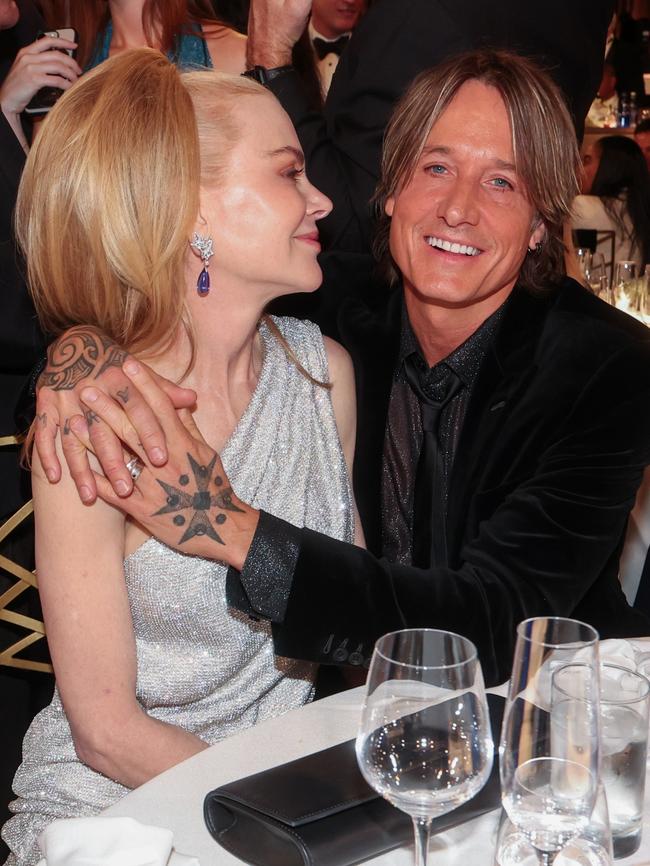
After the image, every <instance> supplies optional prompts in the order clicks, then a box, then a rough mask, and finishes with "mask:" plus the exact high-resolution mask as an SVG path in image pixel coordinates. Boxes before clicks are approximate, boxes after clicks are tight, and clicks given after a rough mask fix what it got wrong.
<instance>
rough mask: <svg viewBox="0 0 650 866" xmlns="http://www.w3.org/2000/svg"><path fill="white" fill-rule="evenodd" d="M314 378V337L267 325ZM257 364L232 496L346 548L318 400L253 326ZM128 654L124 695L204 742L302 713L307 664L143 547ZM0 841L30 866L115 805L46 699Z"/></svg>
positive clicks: (205, 579)
mask: <svg viewBox="0 0 650 866" xmlns="http://www.w3.org/2000/svg"><path fill="white" fill-rule="evenodd" d="M276 322H277V324H278V325H279V327H280V329H281V331H282V333H283V335H284V336H285V338H286V339H287V341H288V342H289V344H290V346H291V348H292V349H293V351H294V352H295V354H296V356H297V357H298V359H299V360H300V362H301V363H302V365H303V366H304V367H305V369H306V370H308V371H309V372H310V373H311V374H312V376H314V378H316V379H318V380H320V381H323V380H325V381H326V380H327V379H328V372H327V359H326V355H325V349H324V346H323V340H322V337H321V334H320V331H319V330H318V328H317V327H316V326H315V325H313V324H312V323H311V322H300V321H298V320H295V319H277V320H276ZM260 333H261V335H262V339H263V341H264V345H265V358H264V364H263V367H262V371H261V374H260V379H259V383H258V386H257V388H256V390H255V393H254V395H253V397H252V400H251V403H250V405H249V406H248V408H247V410H246V412H245V413H244V415H243V417H242V419H241V421H240V422H239V424H238V425H237V428H236V430H235V431H234V433H233V435H232V437H231V438H230V440H229V441H228V443H227V445H226V447H225V449H224V450H223V452H222V455H221V457H222V460H223V463H224V467H225V469H226V472H227V474H228V477H229V479H230V481H231V483H232V486H233V489H234V490H235V492H236V493H237V494H238V495H239V496H240V497H241V498H242V499H243V500H245V501H246V502H250V503H251V504H252V505H254V506H255V507H257V508H264V509H265V510H266V511H268V512H270V513H272V514H275V515H276V516H278V517H281V518H283V519H285V520H289V521H290V522H291V523H293V524H295V525H298V526H309V527H311V528H313V529H316V530H318V531H321V532H325V533H328V534H329V535H331V536H334V537H335V538H339V539H343V540H346V541H352V539H353V534H354V526H353V521H354V517H353V508H352V495H351V491H350V484H349V479H348V473H347V470H346V466H345V461H344V458H343V455H342V452H341V446H340V442H339V438H338V433H337V429H336V424H335V420H334V414H333V410H332V403H331V400H330V395H329V392H328V391H327V390H326V389H324V388H319V387H317V386H314V385H312V384H311V383H310V382H309V381H308V380H307V379H306V378H305V376H304V375H302V374H301V373H300V372H299V370H298V369H297V367H296V366H295V364H293V363H292V362H291V361H289V360H288V359H287V356H286V354H285V352H284V350H283V348H282V347H281V346H280V344H279V343H278V342H277V340H276V339H275V338H274V337H273V336H272V334H271V333H270V332H269V329H268V328H267V327H266V325H261V327H260ZM125 574H126V582H127V587H128V593H129V600H130V605H131V613H132V616H133V626H134V630H135V636H136V643H137V664H138V673H137V696H138V700H139V701H140V703H141V704H142V706H143V707H144V708H145V709H146V711H147V713H149V715H151V716H154V717H155V718H157V719H161V720H163V721H165V722H169V723H171V724H174V725H179V726H180V727H183V728H186V729H187V730H189V731H192V732H193V733H195V734H197V735H198V736H199V737H201V738H202V739H204V740H206V741H207V742H210V743H213V742H215V741H216V740H219V739H221V738H222V737H225V736H228V735H229V734H232V733H234V732H236V731H239V730H241V729H242V728H247V727H249V726H251V725H254V724H255V723H256V722H258V721H261V720H262V719H265V718H268V717H270V716H276V715H279V714H280V713H283V712H286V711H287V710H289V709H292V708H294V707H297V706H300V705H301V704H303V703H305V702H307V701H309V700H310V699H311V697H312V693H313V685H312V684H313V678H314V673H315V669H314V667H313V666H312V665H310V664H308V663H304V662H297V661H292V660H289V659H281V658H276V657H274V655H273V642H272V638H271V633H270V627H269V626H268V624H266V623H264V622H255V621H253V620H250V619H249V618H248V617H247V616H245V615H243V614H240V613H239V612H237V611H234V610H232V609H230V608H228V606H227V605H226V599H225V581H226V568H225V567H224V566H223V565H221V564H219V563H216V562H211V561H207V560H202V559H199V558H196V557H190V556H186V555H183V554H180V553H177V552H176V551H174V550H171V549H170V548H167V547H166V546H165V545H163V544H161V543H160V542H158V541H156V540H155V539H149V540H148V541H147V542H145V543H144V544H143V545H142V546H141V547H140V548H139V549H138V550H136V551H135V552H134V553H133V554H131V555H130V556H129V557H128V558H127V559H126V561H125ZM14 790H15V792H16V794H17V796H18V798H19V799H17V800H15V801H14V802H13V803H12V804H11V809H12V811H13V812H14V813H15V815H14V817H13V818H11V819H10V820H9V821H8V822H7V824H6V825H5V827H4V829H3V831H2V837H3V839H4V840H5V842H6V843H7V844H8V845H9V847H10V849H11V851H12V852H13V853H12V855H11V856H10V857H9V860H8V861H7V866H32V864H35V863H37V862H38V860H39V858H40V854H39V853H38V847H37V843H36V840H37V837H38V834H39V833H40V832H41V830H42V829H43V828H44V827H45V826H46V825H47V824H49V823H50V822H51V821H53V820H54V819H55V818H70V817H78V816H86V815H92V814H95V813H97V812H99V811H101V810H102V809H105V808H106V807H107V806H109V805H110V804H111V803H114V802H115V801H116V800H118V799H120V798H121V797H123V796H124V795H125V794H126V793H127V789H126V788H124V787H123V786H122V785H120V784H118V783H116V782H113V781H111V780H110V779H108V778H106V777H105V776H103V775H101V774H99V773H96V772H95V771H93V770H91V769H90V768H89V767H87V766H86V765H85V764H82V763H81V762H80V761H79V759H78V758H77V756H76V753H75V749H74V745H73V742H72V737H71V734H70V728H69V726H68V722H67V719H66V716H65V713H64V711H63V708H62V706H61V701H60V698H59V695H58V692H56V691H55V694H54V698H53V700H52V703H51V704H50V705H49V706H48V707H46V709H45V710H43V712H41V713H39V715H38V716H36V718H35V719H34V721H33V722H32V725H31V727H30V729H29V731H28V732H27V734H26V736H25V741H24V744H23V763H22V765H21V766H20V768H19V770H18V772H17V774H16V777H15V780H14Z"/></svg>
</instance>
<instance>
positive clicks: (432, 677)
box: [356, 629, 494, 866]
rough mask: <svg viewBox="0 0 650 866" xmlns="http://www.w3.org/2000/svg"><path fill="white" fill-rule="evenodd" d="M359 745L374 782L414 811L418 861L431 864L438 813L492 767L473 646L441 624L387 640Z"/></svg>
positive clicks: (374, 672)
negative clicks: (433, 824) (432, 832)
mask: <svg viewBox="0 0 650 866" xmlns="http://www.w3.org/2000/svg"><path fill="white" fill-rule="evenodd" d="M356 750H357V760H358V761H359V767H360V768H361V772H362V774H363V776H364V777H365V779H366V781H367V782H368V784H369V785H370V786H371V787H372V788H374V789H375V790H376V791H378V792H379V793H380V794H381V796H382V797H384V798H385V799H386V800H388V801H389V802H390V803H392V804H393V805H394V806H397V808H398V809H401V810H402V811H403V812H406V813H407V814H408V815H410V816H411V818H412V820H413V825H414V828H415V852H416V864H417V866H426V861H427V847H428V842H429V833H430V830H431V822H432V820H433V818H435V817H436V816H437V815H443V814H445V813H446V812H450V811H451V810H452V809H455V808H456V807H457V806H460V805H461V804H462V803H464V802H466V801H467V800H470V799H471V798H472V797H473V796H474V795H475V794H476V793H478V791H479V790H480V789H481V788H482V787H483V785H484V784H485V782H486V781H487V779H488V777H489V775H490V771H491V769H492V760H493V752H494V746H493V741H492V733H491V730H490V717H489V715H488V708H487V701H486V699H485V688H484V685H483V674H482V672H481V666H480V663H479V661H478V658H477V654H476V647H475V646H474V644H473V643H472V642H471V641H469V640H467V638H464V637H461V636H460V635H457V634H453V633H452V632H448V631H438V630H435V629H405V630H404V631H397V632H391V633H390V634H387V635H384V637H382V638H380V639H379V640H378V641H377V643H376V645H375V649H374V652H373V655H372V661H371V663H370V670H369V673H368V680H367V685H366V697H365V701H364V704H363V710H362V713H361V723H360V727H359V734H358V736H357V742H356Z"/></svg>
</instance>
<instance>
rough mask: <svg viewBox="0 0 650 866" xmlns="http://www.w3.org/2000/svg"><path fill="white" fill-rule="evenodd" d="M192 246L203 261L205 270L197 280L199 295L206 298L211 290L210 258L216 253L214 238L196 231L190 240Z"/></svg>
mask: <svg viewBox="0 0 650 866" xmlns="http://www.w3.org/2000/svg"><path fill="white" fill-rule="evenodd" d="M190 246H191V247H192V249H194V250H196V251H197V253H198V254H199V255H200V256H201V261H202V262H203V270H202V271H201V273H200V274H199V278H198V280H197V281H196V291H197V292H198V294H199V297H201V298H204V297H205V296H206V295H207V294H208V293H209V291H210V274H209V272H208V268H209V267H210V259H211V258H212V256H213V255H214V252H213V250H212V238H211V237H210V235H200V234H199V233H198V232H194V234H193V236H192V240H191V241H190Z"/></svg>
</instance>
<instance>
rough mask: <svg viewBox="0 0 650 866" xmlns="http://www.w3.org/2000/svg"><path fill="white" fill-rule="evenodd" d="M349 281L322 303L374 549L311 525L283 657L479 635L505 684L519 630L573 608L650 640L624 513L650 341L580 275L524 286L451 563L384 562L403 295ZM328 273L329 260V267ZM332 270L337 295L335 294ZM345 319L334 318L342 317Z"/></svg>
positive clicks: (490, 398)
mask: <svg viewBox="0 0 650 866" xmlns="http://www.w3.org/2000/svg"><path fill="white" fill-rule="evenodd" d="M357 263H358V264H359V267H358V273H359V275H360V276H359V279H360V280H361V283H360V284H357V285H356V286H354V284H351V283H350V282H349V281H350V279H351V273H352V271H353V269H352V268H351V264H350V261H349V259H346V261H345V263H344V266H343V268H342V271H341V275H340V277H341V279H340V280H339V285H340V284H341V283H342V280H343V279H347V280H348V282H347V291H348V296H347V298H344V297H343V296H342V295H343V294H345V293H342V295H341V296H340V297H339V298H336V296H335V293H334V294H333V293H332V292H331V291H330V292H329V293H326V294H325V295H324V296H323V297H324V298H325V299H327V298H329V299H331V303H328V305H327V309H324V310H323V309H322V310H321V311H320V314H321V315H320V318H321V320H322V321H323V322H324V324H325V326H326V329H327V330H328V331H329V332H330V333H332V335H333V336H337V337H338V338H339V339H340V341H341V342H342V343H343V345H344V346H345V347H346V348H347V349H348V351H349V352H350V354H351V355H352V360H353V362H354V367H355V371H356V383H357V396H358V418H359V422H358V435H357V450H356V457H355V470H354V486H355V490H356V494H357V501H358V505H359V510H360V513H361V519H362V523H363V526H364V530H365V533H366V540H367V544H368V548H369V550H368V551H364V550H361V549H359V548H355V547H353V546H352V545H346V544H344V543H342V542H339V541H335V540H333V539H331V538H328V537H326V536H324V535H319V534H317V533H315V532H313V531H310V530H307V529H303V530H295V534H294V540H295V543H296V545H297V548H298V557H297V563H296V567H295V571H294V575H293V583H292V586H291V591H290V594H289V598H288V605H287V608H286V613H285V615H284V617H283V619H282V622H281V623H276V624H275V625H274V629H275V638H276V651H277V652H278V653H280V654H286V655H289V656H294V657H300V658H309V659H313V660H315V661H321V662H332V661H338V662H342V661H345V660H346V658H347V657H348V655H349V654H350V653H357V654H358V655H360V656H362V657H366V658H367V657H368V655H369V654H370V653H371V650H372V645H373V642H374V640H375V639H376V638H377V637H378V636H380V635H381V634H382V633H384V632H387V631H390V630H393V629H399V628H403V627H405V626H409V627H413V626H428V627H433V628H442V629H449V630H451V631H457V632H461V633H462V634H464V635H467V636H468V637H469V638H471V639H472V640H473V641H474V642H475V643H476V644H477V646H478V648H479V654H480V657H481V661H482V664H483V666H484V670H485V674H486V678H487V680H488V681H489V682H492V683H494V682H497V681H501V680H503V679H505V678H506V677H507V676H508V673H509V669H510V664H511V654H512V650H513V647H514V639H515V627H516V624H517V623H518V622H519V621H520V620H523V619H525V618H527V617H530V616H538V615H558V616H573V617H577V618H579V619H583V620H586V621H588V622H590V623H592V624H593V625H594V626H595V627H596V628H597V629H598V630H599V632H600V634H601V636H602V637H611V636H625V635H628V636H629V635H633V634H650V619H648V618H646V617H645V616H643V614H641V613H639V612H638V611H634V610H632V609H631V608H630V607H629V606H628V605H627V603H626V601H625V598H624V596H623V593H622V591H621V589H620V585H619V583H618V579H617V571H618V559H619V554H620V550H621V545H622V541H623V535H624V531H625V527H626V523H627V518H628V515H629V512H630V509H631V508H632V505H633V503H634V498H635V494H636V490H637V488H638V486H639V483H640V480H641V475H642V472H643V469H644V467H645V465H646V464H647V463H648V462H649V461H650V331H648V329H647V328H645V327H644V326H643V325H641V324H639V323H638V322H636V321H635V320H633V319H632V318H630V317H628V316H626V315H624V314H622V313H620V312H619V311H618V310H616V309H613V308H612V307H610V306H608V305H606V304H604V303H603V302H602V301H600V300H598V299H597V298H596V297H595V296H593V295H591V294H590V293H588V292H587V291H586V290H585V289H583V288H582V287H581V286H579V285H578V284H577V283H575V282H573V281H572V280H569V279H567V280H565V281H564V282H563V283H562V285H561V286H560V288H559V290H558V291H557V292H552V293H550V294H549V295H548V296H546V297H544V298H535V297H532V296H531V295H529V294H527V293H525V292H524V291H522V290H520V289H518V288H515V290H514V291H513V294H512V295H511V297H510V299H509V301H508V302H507V306H506V309H505V312H504V317H503V320H502V322H501V325H500V328H499V331H498V334H497V336H496V339H495V342H494V345H493V347H492V348H491V349H490V351H489V352H488V354H487V356H486V357H485V360H484V362H483V364H482V368H481V370H480V373H479V376H478V379H477V381H476V383H475V386H474V389H473V391H472V394H471V397H470V400H469V403H468V407H467V411H466V415H465V420H464V424H463V430H462V433H461V438H460V441H459V444H458V448H457V452H456V456H455V460H454V466H453V470H452V475H451V479H450V494H449V504H448V519H447V534H448V537H447V543H448V551H449V559H448V567H446V568H432V569H429V570H421V569H416V568H412V567H404V566H400V565H390V564H389V563H388V562H387V561H385V560H383V559H381V558H380V555H381V525H380V521H381V514H380V500H381V496H380V484H381V461H382V447H383V440H384V430H385V425H386V416H387V409H388V398H389V394H390V388H391V381H392V373H393V369H394V364H395V358H396V353H397V350H398V346H399V322H400V315H399V313H400V294H401V292H400V291H399V289H395V290H393V291H387V290H386V288H385V287H382V286H380V285H378V284H377V283H375V282H373V281H368V280H367V279H366V280H365V282H364V281H363V277H362V276H361V275H362V274H363V273H364V269H363V267H362V266H361V257H359V259H358V260H357ZM326 265H327V262H326ZM338 266H339V265H338V263H337V262H333V263H332V262H330V263H329V267H328V286H330V287H331V286H332V285H336V284H337V273H336V270H337V268H338ZM333 311H335V312H333Z"/></svg>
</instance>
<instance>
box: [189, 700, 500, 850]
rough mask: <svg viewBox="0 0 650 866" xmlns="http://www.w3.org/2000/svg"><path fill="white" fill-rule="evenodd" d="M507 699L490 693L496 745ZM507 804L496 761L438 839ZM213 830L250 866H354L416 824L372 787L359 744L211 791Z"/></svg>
mask: <svg viewBox="0 0 650 866" xmlns="http://www.w3.org/2000/svg"><path fill="white" fill-rule="evenodd" d="M504 703H505V702H504V700H503V698H501V697H498V696H496V695H488V704H489V709H490V721H491V726H492V735H493V737H494V738H495V741H498V737H499V732H500V730H501V719H502V716H503V707H504ZM500 804H501V794H500V785H499V769H498V760H497V757H496V755H495V760H494V766H493V768H492V773H491V774H490V777H489V779H488V781H487V783H486V784H485V786H484V787H483V788H482V789H481V791H479V793H478V794H477V795H476V796H475V797H474V798H473V799H472V800H470V801H469V802H467V803H464V804H463V805H462V806H459V807H458V808H457V809H454V810H453V811H452V812H448V813H447V814H446V815H441V816H440V817H439V818H436V819H435V820H434V821H433V828H432V832H433V833H439V832H441V831H442V830H446V829H448V828H449V827H453V826H455V825H457V824H460V823H463V822H464V821H469V820H470V819H472V818H475V817H476V816H477V815H481V814H483V813H484V812H489V811H490V810H491V809H496V808H497V807H498V806H500ZM204 816H205V821H206V824H207V827H208V830H209V831H210V833H211V834H212V836H213V837H214V838H215V839H216V840H217V842H218V843H219V844H220V845H222V846H223V847H224V848H225V849H226V850H228V851H230V853H231V854H234V855H235V856H236V857H239V859H240V860H243V861H244V863H248V864H251V866H353V864H355V863H362V862H363V861H364V860H369V859H370V858H372V857H377V856H379V854H382V853H383V852H385V851H391V850H392V849H394V848H399V847H400V846H401V845H404V844H408V843H409V842H411V841H412V838H413V825H412V823H411V819H410V818H409V817H408V815H406V814H405V813H404V812H400V811H399V810H398V809H396V808H395V807H394V806H391V805H390V803H388V802H387V801H386V800H384V799H382V798H381V797H380V796H379V795H378V794H377V793H376V792H375V791H373V790H372V788H370V786H369V785H368V784H367V783H366V781H365V780H364V778H363V776H362V775H361V772H360V770H359V768H358V765H357V759H356V754H355V749H354V740H350V741H349V742H346V743H341V744H340V745H338V746H332V747H331V748H329V749H324V750H323V751H322V752H316V753H314V754H312V755H306V756H305V757H304V758H298V760H296V761H290V762H289V763H288V764H282V765H281V766H279V767H273V768H272V769H270V770H264V771H263V772H262V773H256V774H255V775H253V776H247V777H246V778H244V779H239V780H237V781H235V782H230V783H228V784H227V785H222V786H221V787H220V788H216V789H215V790H214V791H211V792H210V793H209V794H208V795H207V797H206V798H205V802H204Z"/></svg>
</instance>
